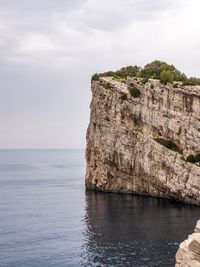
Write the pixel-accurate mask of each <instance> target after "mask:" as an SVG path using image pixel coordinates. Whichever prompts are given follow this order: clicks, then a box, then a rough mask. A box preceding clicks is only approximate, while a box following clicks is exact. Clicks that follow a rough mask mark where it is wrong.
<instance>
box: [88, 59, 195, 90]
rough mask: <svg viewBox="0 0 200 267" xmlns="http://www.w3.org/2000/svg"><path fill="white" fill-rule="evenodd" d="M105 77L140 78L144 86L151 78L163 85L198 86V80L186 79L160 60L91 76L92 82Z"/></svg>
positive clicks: (172, 66)
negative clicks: (177, 83) (142, 65)
mask: <svg viewBox="0 0 200 267" xmlns="http://www.w3.org/2000/svg"><path fill="white" fill-rule="evenodd" d="M105 76H109V77H114V78H116V79H127V77H137V78H141V81H142V83H144V84H145V83H146V82H148V80H149V79H150V78H151V79H157V80H160V82H161V83H163V84H167V83H171V84H174V83H176V82H181V83H182V85H200V78H196V77H187V76H186V75H185V74H184V73H182V72H180V71H179V70H178V69H177V68H175V67H174V65H170V64H167V63H166V62H164V61H160V60H154V61H153V62H151V63H148V64H147V65H145V66H144V67H143V68H142V67H139V66H136V65H135V66H127V67H123V68H121V69H119V70H117V71H108V72H104V73H99V74H98V73H96V74H94V75H93V76H92V81H98V80H99V78H100V77H105Z"/></svg>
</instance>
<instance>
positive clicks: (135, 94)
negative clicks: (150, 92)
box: [128, 85, 141, 98]
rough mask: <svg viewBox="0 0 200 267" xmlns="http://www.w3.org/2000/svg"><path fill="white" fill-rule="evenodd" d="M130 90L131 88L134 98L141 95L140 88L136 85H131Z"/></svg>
mask: <svg viewBox="0 0 200 267" xmlns="http://www.w3.org/2000/svg"><path fill="white" fill-rule="evenodd" d="M128 90H129V92H130V94H131V96H132V97H134V98H137V97H140V96H141V92H140V90H139V89H138V88H137V87H136V86H134V85H131V86H129V87H128Z"/></svg>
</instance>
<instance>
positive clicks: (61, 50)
mask: <svg viewBox="0 0 200 267" xmlns="http://www.w3.org/2000/svg"><path fill="white" fill-rule="evenodd" d="M199 10H200V1H199V0H188V1H187V0H176V1H174V0H154V1H149V0H124V1H121V0H101V1H98V0H74V1H72V0H40V1H39V0H20V1H19V0H0V60H1V65H0V82H1V86H0V93H1V98H0V147H1V148H6V147H8V148H13V147H15V148H17V147H18V148H20V147H22V148H29V147H33V148H45V147H46V148H80V147H84V146H85V131H86V127H87V124H88V122H89V102H90V99H91V93H90V77H91V75H92V74H93V73H95V72H102V71H106V70H115V69H118V68H120V67H122V66H126V65H131V64H132V65H135V64H137V65H144V64H146V63H147V62H150V61H151V60H154V59H161V60H164V61H167V62H169V63H172V64H174V65H176V66H177V67H178V68H179V69H180V70H181V71H183V72H185V73H186V74H187V75H196V76H200V49H199V47H200V27H199V25H200V16H199Z"/></svg>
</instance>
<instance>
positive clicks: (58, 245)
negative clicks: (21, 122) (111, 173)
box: [0, 149, 200, 267]
mask: <svg viewBox="0 0 200 267" xmlns="http://www.w3.org/2000/svg"><path fill="white" fill-rule="evenodd" d="M84 176H85V156H84V150H50V149H48V150H0V267H80V266H85V267H89V266H92V267H93V266H96V267H97V266H98V267H109V266H122V267H126V266H131V267H156V266H159V267H174V265H175V254H176V251H177V249H178V246H179V243H180V242H181V241H183V240H184V239H186V238H187V236H188V234H190V233H192V232H193V229H194V226H195V224H196V221H197V219H199V218H200V208H199V207H197V206H193V205H188V204H183V203H178V202H175V201H172V200H165V199H159V198H152V197H142V196H137V195H127V194H113V193H101V192H93V191H86V190H85V185H84Z"/></svg>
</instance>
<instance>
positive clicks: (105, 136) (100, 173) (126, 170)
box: [86, 77, 200, 204]
mask: <svg viewBox="0 0 200 267" xmlns="http://www.w3.org/2000/svg"><path fill="white" fill-rule="evenodd" d="M129 84H134V85H135V86H137V88H138V89H139V90H140V92H141V96H140V97H138V98H133V97H132V96H131V95H130V93H129V90H128V86H129ZM92 93H93V97H92V102H91V106H90V107H91V117H90V123H89V127H88V131H87V149H86V160H87V171H86V187H87V188H88V189H94V190H101V191H107V192H124V193H136V194H144V195H151V196H157V197H166V198H174V199H177V200H180V201H184V202H188V203H194V204H200V167H199V166H197V165H195V164H192V163H188V162H186V161H185V160H183V157H186V156H187V155H189V154H196V153H198V152H199V149H200V88H199V87H184V88H181V87H179V88H173V87H172V86H165V85H162V84H160V82H159V81H153V80H152V81H149V82H148V83H146V84H145V85H143V84H141V83H140V82H139V81H137V80H134V79H128V81H127V83H122V82H119V81H116V80H114V79H113V78H110V77H102V78H100V81H93V82H92ZM156 138H163V139H167V140H172V141H173V142H174V143H176V145H177V146H178V147H179V149H180V150H181V151H182V154H180V153H178V152H174V151H172V150H170V149H168V148H166V147H165V146H163V145H161V144H160V143H158V142H156V141H155V139H156Z"/></svg>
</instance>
